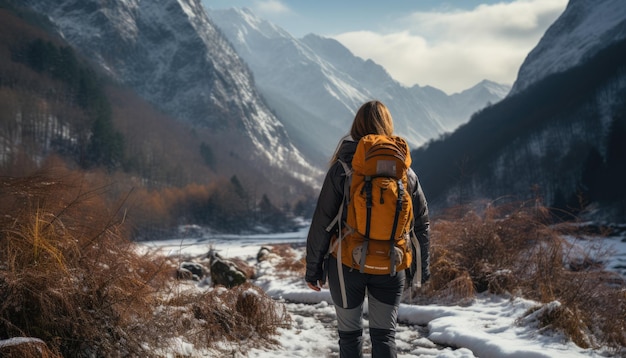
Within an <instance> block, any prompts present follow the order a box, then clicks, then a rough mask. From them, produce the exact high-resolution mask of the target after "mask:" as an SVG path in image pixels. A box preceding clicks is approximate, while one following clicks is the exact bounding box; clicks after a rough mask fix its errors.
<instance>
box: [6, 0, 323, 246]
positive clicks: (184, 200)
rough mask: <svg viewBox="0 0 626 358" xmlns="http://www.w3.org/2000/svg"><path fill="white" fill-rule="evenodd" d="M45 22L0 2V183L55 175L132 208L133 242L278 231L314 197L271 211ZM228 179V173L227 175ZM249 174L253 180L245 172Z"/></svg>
mask: <svg viewBox="0 0 626 358" xmlns="http://www.w3.org/2000/svg"><path fill="white" fill-rule="evenodd" d="M48 26H50V25H49V24H48V23H47V20H46V19H44V18H42V17H40V16H38V15H36V14H33V13H30V12H22V11H19V10H18V9H15V8H12V7H11V6H10V5H7V4H5V3H0V108H1V110H0V177H4V178H10V177H20V176H26V175H31V174H33V173H37V172H39V171H49V170H54V167H58V166H61V167H63V168H66V169H67V170H71V171H76V172H82V173H83V175H85V178H86V179H85V180H88V181H91V182H94V183H98V185H100V186H102V187H103V188H106V191H107V192H108V193H109V195H110V196H111V200H112V202H115V201H117V200H124V204H122V207H124V208H126V209H132V210H130V211H129V213H130V214H129V218H132V219H133V220H134V226H135V228H136V231H137V233H138V234H139V233H142V235H143V236H145V235H146V233H149V234H150V235H159V233H162V234H164V235H168V234H169V233H170V232H171V230H173V229H174V228H175V227H176V226H177V225H182V224H200V225H207V226H211V227H212V228H213V229H215V230H218V231H228V232H252V231H255V230H264V231H284V230H291V229H293V228H294V226H295V222H294V216H295V215H303V214H306V212H307V211H310V208H309V207H310V206H311V205H312V204H311V201H312V199H311V196H310V194H306V193H305V194H302V196H301V197H300V198H299V199H298V198H297V199H294V200H292V201H289V202H285V203H281V204H274V202H275V200H276V199H275V198H274V199H272V198H271V196H270V193H269V192H264V191H263V188H262V187H259V186H258V185H257V184H255V183H254V180H253V179H252V178H249V177H247V176H238V175H236V174H231V175H224V174H221V173H228V172H229V170H228V166H229V165H231V164H229V163H230V161H228V160H223V157H224V155H221V156H220V153H217V152H216V150H215V148H214V143H212V142H210V141H207V140H206V139H203V138H207V136H205V135H203V133H202V131H207V129H202V128H193V127H190V126H186V125H184V124H183V123H180V122H178V121H176V120H174V119H172V118H171V117H168V116H167V115H165V114H163V113H162V112H159V111H157V110H155V109H154V107H153V106H151V105H150V104H149V103H147V102H146V101H144V100H143V99H141V98H140V97H139V96H137V95H136V94H135V93H133V92H132V91H131V90H129V89H127V88H124V87H123V86H120V85H118V84H116V83H115V82H113V81H111V80H110V79H109V78H108V77H107V76H106V75H105V74H103V73H101V72H100V71H98V70H97V69H96V68H95V67H94V66H92V65H91V64H90V62H89V61H88V60H87V59H84V58H82V57H81V56H80V55H79V54H77V53H76V52H75V51H74V50H73V49H72V48H71V47H70V46H68V45H66V44H65V43H64V42H63V41H62V40H61V39H59V38H57V37H55V36H53V35H50V34H48V33H47V32H46V31H45V30H43V29H45V28H46V27H48ZM230 172H232V171H230ZM251 173H253V172H252V171H251Z"/></svg>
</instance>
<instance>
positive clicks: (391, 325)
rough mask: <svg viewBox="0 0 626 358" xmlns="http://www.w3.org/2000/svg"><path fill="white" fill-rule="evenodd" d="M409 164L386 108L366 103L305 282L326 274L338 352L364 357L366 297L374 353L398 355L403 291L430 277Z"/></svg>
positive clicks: (340, 160) (423, 211)
mask: <svg viewBox="0 0 626 358" xmlns="http://www.w3.org/2000/svg"><path fill="white" fill-rule="evenodd" d="M410 165H411V158H410V152H409V148H408V145H407V143H406V141H405V140H404V139H402V138H401V137H398V136H395V135H394V134H393V121H392V118H391V114H390V113H389V110H388V109H387V107H386V106H385V105H384V104H383V103H381V102H379V101H370V102H367V103H365V104H363V105H362V106H361V107H360V108H359V109H358V111H357V112H356V115H355V117H354V121H353V123H352V128H351V129H350V134H349V135H347V136H346V137H344V138H343V139H342V140H341V141H340V143H339V145H338V147H337V150H336V151H335V154H334V155H333V158H332V160H331V163H330V168H329V170H328V172H327V174H326V177H325V179H324V183H323V185H322V189H321V191H320V194H319V198H318V202H317V207H316V208H315V212H314V214H313V220H312V222H311V227H310V229H309V234H308V237H307V247H306V275H305V281H306V283H307V285H308V286H309V287H310V288H311V289H313V290H315V291H320V289H321V287H322V286H323V285H324V284H325V283H326V278H328V286H329V288H330V293H331V297H332V299H333V303H334V305H335V310H336V313H337V326H338V327H337V329H338V332H339V351H340V357H341V358H351V357H362V356H363V353H362V348H363V322H362V314H363V303H364V301H365V297H366V295H367V302H368V319H369V334H370V339H371V342H372V357H373V358H382V357H396V356H397V352H396V343H395V329H396V323H397V317H398V306H399V304H400V299H401V296H402V292H403V290H404V288H405V285H407V284H408V285H411V284H412V281H413V280H415V281H416V282H417V284H418V285H419V284H422V283H425V282H426V281H427V280H428V278H429V277H430V273H429V219H428V207H427V203H426V199H425V197H424V193H423V192H422V188H421V186H420V183H419V180H418V178H417V175H416V174H415V172H414V171H413V170H412V169H411V167H410Z"/></svg>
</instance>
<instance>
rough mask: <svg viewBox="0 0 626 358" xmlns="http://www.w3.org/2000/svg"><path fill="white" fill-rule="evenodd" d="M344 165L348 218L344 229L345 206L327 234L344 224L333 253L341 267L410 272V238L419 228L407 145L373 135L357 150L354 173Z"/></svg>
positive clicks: (388, 272)
mask: <svg viewBox="0 0 626 358" xmlns="http://www.w3.org/2000/svg"><path fill="white" fill-rule="evenodd" d="M341 164H342V165H343V167H344V170H345V172H346V176H347V178H346V185H345V188H344V203H345V202H347V205H346V208H347V210H348V212H347V217H346V221H345V222H344V223H342V221H341V217H342V212H343V208H344V203H342V205H341V208H340V212H339V213H338V214H337V218H335V220H334V221H333V222H332V223H331V225H329V226H328V228H327V230H331V229H332V227H333V226H334V224H335V223H337V222H338V223H339V229H340V231H339V237H336V238H334V242H333V243H332V244H331V249H330V251H331V253H332V254H333V256H335V258H337V261H338V262H341V263H343V264H345V265H347V266H350V267H353V268H355V269H359V270H360V272H365V273H370V274H391V275H395V274H396V272H398V271H400V270H403V269H406V268H407V267H409V266H410V264H411V260H412V250H411V239H410V237H409V233H410V231H411V229H412V225H413V204H412V200H411V193H410V189H409V183H408V177H407V170H408V168H409V167H410V165H411V157H410V153H409V147H408V145H407V143H406V141H405V140H404V139H402V138H400V137H397V136H385V135H375V134H370V135H367V136H365V137H363V138H361V139H360V140H359V143H358V144H357V148H356V152H355V154H354V157H353V159H352V169H351V170H350V167H349V166H348V165H347V164H346V163H344V162H341ZM342 226H343V227H342ZM339 267H341V266H340V265H339Z"/></svg>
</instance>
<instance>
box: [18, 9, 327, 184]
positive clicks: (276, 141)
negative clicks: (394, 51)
mask: <svg viewBox="0 0 626 358" xmlns="http://www.w3.org/2000/svg"><path fill="white" fill-rule="evenodd" d="M25 2H26V3H27V4H28V5H29V6H31V7H32V8H33V9H34V10H36V11H39V12H41V13H44V14H47V16H49V18H50V19H51V21H52V22H53V23H55V24H56V25H57V27H58V28H59V29H60V31H61V33H62V35H63V36H64V37H65V38H66V39H67V41H68V42H69V43H70V44H72V45H73V46H74V47H76V48H77V49H78V50H79V52H82V53H83V54H84V55H86V56H87V57H89V58H91V59H94V61H95V62H97V63H98V65H100V66H101V67H102V68H103V69H105V70H106V71H107V72H109V73H110V74H111V75H112V76H113V77H114V78H116V79H117V80H118V81H120V82H121V83H123V84H125V85H128V86H129V87H132V88H133V89H134V90H135V91H136V92H137V93H138V94H139V95H141V96H142V97H144V98H145V99H147V100H148V101H149V102H151V103H153V104H154V105H155V106H156V107H157V108H159V109H161V110H163V111H164V112H166V113H168V114H170V115H171V116H172V117H174V118H178V119H180V120H183V121H186V122H188V123H190V124H193V125H195V126H199V127H202V128H207V129H210V130H211V131H213V132H218V133H228V135H230V136H233V137H238V138H239V139H240V142H239V143H237V144H236V145H233V151H234V152H235V153H236V154H237V155H238V157H240V158H248V159H247V160H249V161H250V162H251V164H254V165H256V166H257V167H258V169H259V170H262V171H265V172H266V173H270V174H271V175H273V176H274V177H276V178H277V179H276V180H277V181H279V180H281V178H282V177H291V178H296V180H298V181H301V182H302V181H306V182H309V183H317V181H316V180H315V179H312V178H314V177H316V176H319V175H320V174H321V172H320V171H319V170H317V169H314V166H312V165H311V164H309V163H307V161H306V160H305V159H304V156H303V155H302V154H301V153H300V151H299V150H298V149H297V148H296V147H295V146H294V145H293V143H292V142H291V141H290V139H289V137H288V135H287V132H286V131H285V128H284V126H283V125H282V124H281V123H280V121H278V119H277V118H276V116H275V115H274V114H273V113H272V111H271V110H270V109H269V108H267V106H266V104H265V102H264V101H263V100H262V99H261V97H260V95H259V93H258V91H257V88H256V86H255V84H254V80H253V79H252V76H251V73H250V71H249V69H248V67H247V66H246V64H245V63H244V62H243V61H242V60H241V58H240V57H239V56H238V55H237V53H236V52H235V50H234V49H233V48H232V46H231V45H230V44H229V42H228V41H227V40H226V39H225V38H224V37H223V36H222V34H221V33H220V32H219V31H217V29H216V27H215V26H214V25H213V23H212V22H211V21H210V19H209V18H208V15H207V13H206V10H205V8H204V7H203V5H202V4H201V2H200V0H162V1H158V2H154V1H137V0H126V1H106V2H102V1H99V0H25ZM239 16H245V17H246V19H248V21H251V22H252V23H253V24H257V25H258V23H255V22H254V21H252V20H250V19H251V18H252V17H251V16H250V15H249V13H248V12H246V11H243V10H242V11H240V12H239ZM268 27H269V26H257V27H255V28H254V29H255V30H254V33H258V29H259V28H264V29H266V28H268ZM270 168H271V169H270ZM276 169H278V170H276Z"/></svg>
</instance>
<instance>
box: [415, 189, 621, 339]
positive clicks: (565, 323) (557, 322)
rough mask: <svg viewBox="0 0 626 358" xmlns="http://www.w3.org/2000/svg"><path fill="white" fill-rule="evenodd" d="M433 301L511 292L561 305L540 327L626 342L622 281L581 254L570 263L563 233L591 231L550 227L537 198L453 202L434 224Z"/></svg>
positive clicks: (574, 335) (573, 335) (430, 287)
mask: <svg viewBox="0 0 626 358" xmlns="http://www.w3.org/2000/svg"><path fill="white" fill-rule="evenodd" d="M431 230H432V231H431V233H432V234H431V280H430V283H429V285H428V286H427V288H426V289H425V290H424V294H425V295H426V296H427V297H430V299H431V300H439V301H441V300H442V299H445V300H446V301H455V300H456V301H466V300H467V299H468V298H470V297H472V296H473V295H474V292H484V291H489V292H491V293H496V294H512V295H513V294H514V295H521V296H523V297H525V298H529V299H533V300H536V301H539V302H542V303H547V302H559V303H560V305H561V308H559V309H558V310H555V311H550V314H548V315H547V316H545V317H544V318H542V320H541V322H542V323H541V324H540V325H539V326H540V327H548V328H549V329H555V330H559V331H562V332H564V333H565V334H566V335H568V336H569V337H570V338H571V339H572V340H573V341H574V342H575V343H576V344H578V345H580V346H581V347H592V346H596V345H600V344H605V345H608V346H609V347H615V348H616V349H620V348H621V347H624V346H626V334H625V333H624V332H625V328H626V327H625V323H624V322H625V321H626V320H623V319H615V317H626V297H625V295H624V290H625V287H626V284H625V282H624V280H623V279H621V278H619V276H617V274H613V273H609V272H606V271H603V270H602V265H601V264H600V262H601V260H599V259H596V258H594V257H593V255H592V254H591V253H586V254H585V256H584V258H583V260H582V262H576V263H571V264H570V262H569V261H571V260H572V259H571V258H569V254H570V253H571V250H572V249H573V245H572V244H571V243H570V242H568V241H567V240H566V239H565V238H564V236H565V235H570V236H584V235H588V234H589V233H588V232H586V231H580V232H579V230H584V229H581V228H579V227H578V226H575V225H569V226H565V225H553V224H552V222H551V221H550V216H549V213H548V210H547V209H546V208H545V207H543V206H542V205H540V203H538V202H529V203H509V204H504V205H499V206H495V205H493V204H492V203H489V204H487V205H485V206H484V207H483V208H480V207H478V206H474V207H473V208H469V207H466V208H454V209H453V210H451V211H450V212H449V213H446V214H444V215H442V216H441V217H440V218H438V219H437V220H433V222H432V224H431Z"/></svg>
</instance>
